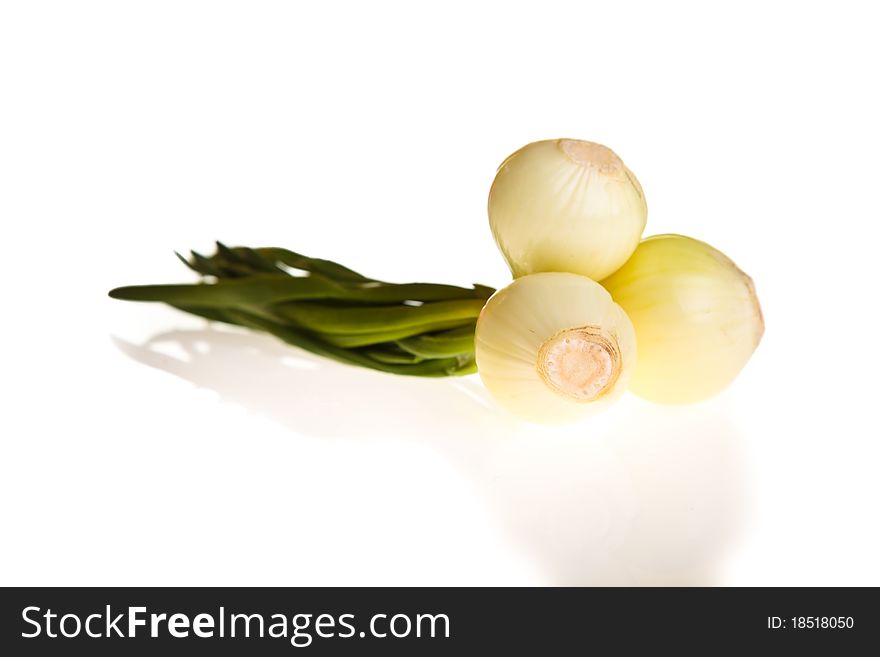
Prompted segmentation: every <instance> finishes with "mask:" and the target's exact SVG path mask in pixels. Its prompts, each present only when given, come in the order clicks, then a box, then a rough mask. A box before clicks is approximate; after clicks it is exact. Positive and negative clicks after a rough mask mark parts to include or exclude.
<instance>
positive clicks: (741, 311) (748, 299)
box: [602, 235, 764, 404]
mask: <svg viewBox="0 0 880 657" xmlns="http://www.w3.org/2000/svg"><path fill="white" fill-rule="evenodd" d="M602 285H604V286H605V288H606V289H607V290H608V291H609V292H611V296H612V297H613V298H614V300H615V301H616V302H617V303H618V304H620V306H621V307H622V308H623V309H624V310H625V311H626V313H627V315H629V318H630V319H631V320H632V323H633V326H635V330H636V339H637V340H638V347H639V362H638V364H637V365H636V367H635V371H634V372H633V377H632V382H631V384H630V389H631V390H632V391H633V392H634V393H635V394H637V395H639V396H640V397H643V398H645V399H649V400H651V401H656V402H661V403H669V404H683V403H690V402H697V401H701V400H703V399H707V398H709V397H712V396H713V395H715V394H717V393H718V392H720V391H721V390H723V389H724V388H725V387H727V385H728V384H730V382H731V381H733V379H734V378H735V377H736V375H737V374H738V373H739V372H740V370H741V369H742V368H743V366H745V364H746V362H747V361H748V360H749V358H750V357H751V355H752V353H753V352H754V351H755V348H756V347H757V346H758V343H759V342H760V341H761V336H762V335H763V333H764V319H763V316H762V314H761V306H760V304H759V303H758V297H757V295H756V294H755V286H754V284H753V283H752V279H751V278H749V277H748V276H747V275H746V274H745V273H743V272H742V271H741V270H740V269H739V268H738V267H737V266H736V265H735V264H734V263H733V261H732V260H731V259H730V258H728V257H727V256H726V255H724V254H723V253H721V252H720V251H718V250H717V249H714V248H712V247H711V246H709V245H708V244H705V243H704V242H700V241H699V240H695V239H693V238H690V237H684V236H682V235H657V236H654V237H649V238H646V239H645V240H643V241H642V243H641V244H640V245H639V247H638V248H637V249H636V251H635V253H634V254H633V256H632V258H630V259H629V261H628V262H627V263H626V264H625V265H624V266H623V267H621V268H620V269H619V270H618V271H617V272H615V273H614V274H613V275H612V276H610V277H609V278H607V279H605V280H603V281H602Z"/></svg>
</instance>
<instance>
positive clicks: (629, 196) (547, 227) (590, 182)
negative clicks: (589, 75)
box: [488, 139, 648, 280]
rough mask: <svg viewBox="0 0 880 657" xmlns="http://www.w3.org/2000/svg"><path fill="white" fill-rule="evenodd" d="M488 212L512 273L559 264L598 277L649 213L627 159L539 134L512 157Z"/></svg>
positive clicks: (634, 240)
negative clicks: (626, 161)
mask: <svg viewBox="0 0 880 657" xmlns="http://www.w3.org/2000/svg"><path fill="white" fill-rule="evenodd" d="M488 212H489V224H490V226H491V228H492V234H493V235H494V236H495V242H496V244H497V245H498V248H499V249H500V250H501V253H502V254H503V255H504V258H505V260H507V264H508V266H509V267H510V270H511V272H512V273H513V276H514V278H518V277H520V276H524V275H528V274H534V273H537V272H548V271H556V272H571V273H575V274H580V275H582V276H587V277H589V278H592V279H593V280H601V279H602V278H604V277H606V276H608V275H610V274H612V273H613V272H614V271H615V270H617V269H618V268H619V267H620V266H621V265H622V264H623V263H624V262H626V260H627V259H628V258H629V257H630V255H632V252H633V251H634V250H635V248H636V246H638V244H639V239H640V238H641V236H642V231H644V229H645V222H646V221H647V216H648V208H647V205H646V203H645V197H644V193H643V192H642V187H641V185H640V184H639V181H638V180H637V179H636V177H635V176H634V175H633V173H632V172H631V171H630V170H629V169H627V168H626V166H624V164H623V161H622V160H621V159H620V158H619V157H618V156H617V155H616V154H615V153H614V152H613V151H611V150H610V149H608V148H606V147H605V146H602V145H600V144H595V143H593V142H587V141H579V140H574V139H554V140H549V141H538V142H534V143H531V144H528V145H527V146H524V147H523V148H521V149H520V150H518V151H516V152H515V153H514V154H513V155H511V156H510V157H508V158H507V159H506V160H505V161H504V162H503V163H502V164H501V166H500V167H499V168H498V173H497V174H496V176H495V180H494V182H493V183H492V188H491V190H490V192H489V203H488Z"/></svg>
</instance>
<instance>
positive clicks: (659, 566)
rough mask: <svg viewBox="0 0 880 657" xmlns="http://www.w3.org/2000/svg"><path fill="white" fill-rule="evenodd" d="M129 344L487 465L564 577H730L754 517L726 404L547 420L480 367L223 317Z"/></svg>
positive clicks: (230, 388) (465, 464) (470, 470)
mask: <svg viewBox="0 0 880 657" xmlns="http://www.w3.org/2000/svg"><path fill="white" fill-rule="evenodd" d="M116 344H117V346H118V347H119V348H120V349H121V350H122V351H123V352H124V353H126V354H127V355H128V356H130V357H131V358H133V359H134V360H136V361H139V362H141V363H144V364H146V365H149V366H151V367H154V368H157V369H161V370H164V371H167V372H169V373H171V374H174V375H175V376H178V377H180V378H182V379H185V380H187V381H190V382H191V383H193V384H194V385H195V386H197V387H199V388H204V389H209V390H213V391H215V392H216V393H218V394H219V396H220V398H221V399H222V400H224V401H226V402H232V403H235V404H239V405H241V406H243V407H244V408H246V409H247V410H248V411H249V412H251V413H255V414H258V415H261V416H264V417H267V418H269V419H271V420H273V421H275V422H277V423H279V424H281V425H283V426H286V427H288V428H289V429H291V430H293V431H295V432H297V433H299V434H304V435H309V436H319V437H326V438H328V439H337V440H356V441H358V442H359V443H363V442H364V441H370V440H373V441H383V442H387V441H394V440H406V441H414V442H418V443H422V444H425V445H428V446H430V447H431V448H432V449H435V450H437V451H438V452H439V453H441V454H442V455H443V456H444V457H446V458H448V459H449V460H450V461H451V462H452V463H453V464H455V466H456V467H457V468H459V469H460V470H462V471H463V472H465V473H466V474H467V475H468V476H470V477H471V478H472V480H473V481H474V482H475V483H476V486H477V487H478V489H479V490H481V491H483V493H484V494H485V496H486V501H487V504H488V505H489V506H490V507H491V508H493V509H495V512H496V514H497V517H498V518H499V526H500V528H501V531H503V532H504V533H505V534H506V535H507V536H509V537H510V540H511V541H512V542H513V543H514V547H515V548H516V549H517V550H519V551H521V552H523V553H524V554H526V555H527V556H529V557H530V558H531V559H533V560H534V561H535V562H536V563H537V565H538V567H539V568H540V570H541V571H542V572H543V573H544V577H545V579H546V582H547V583H550V584H558V585H626V584H642V585H652V584H664V585H677V584H687V585H701V584H720V583H723V580H722V579H721V578H722V575H723V567H724V564H725V560H726V558H727V557H728V555H729V554H730V552H731V549H732V548H733V547H734V546H735V545H736V543H737V541H738V539H739V537H740V536H741V533H742V530H743V528H744V527H745V525H746V518H747V512H748V506H749V502H748V500H749V496H748V486H747V483H746V482H747V476H746V474H747V473H746V467H745V459H744V458H743V456H742V453H741V450H740V446H739V441H738V439H737V435H736V430H735V428H734V427H733V426H732V425H731V423H730V421H729V420H728V418H727V416H726V415H725V413H724V412H723V411H721V410H720V409H718V408H716V407H713V406H711V405H710V406H705V405H704V406H700V407H690V408H663V407H655V406H651V405H647V404H643V403H640V402H638V401H637V400H634V399H629V398H628V399H626V400H624V402H622V403H621V404H619V405H618V406H617V407H616V409H615V410H614V411H612V412H611V413H608V414H606V415H605V416H603V417H602V418H599V419H597V420H595V421H589V422H586V423H582V424H580V425H576V426H574V427H571V428H565V429H561V430H560V429H545V428H542V427H533V426H531V425H525V424H522V423H519V422H517V421H516V420H514V419H512V418H511V417H509V416H508V415H506V414H505V413H504V412H503V411H502V410H500V409H498V408H496V407H495V406H494V404H493V403H492V401H491V400H490V399H489V398H488V397H487V395H486V393H485V391H484V389H483V388H482V386H481V385H480V383H479V380H478V378H477V377H468V378H466V379H446V380H437V379H418V378H409V377H395V376H388V375H383V374H378V373H375V372H370V371H367V370H361V369H357V368H352V367H348V366H344V365H339V364H336V363H333V362H330V361H326V360H324V359H319V358H317V357H313V356H311V355H310V354H307V353H304V352H302V351H299V350H296V349H292V348H289V347H287V346H285V345H283V344H281V343H279V342H277V341H276V340H274V339H272V338H269V337H266V336H262V335H253V334H245V333H240V332H238V331H232V330H218V329H214V328H206V329H205V330H185V331H183V330H182V331H173V332H168V333H163V334H160V335H157V336H154V337H153V338H151V339H149V340H148V341H147V342H145V343H144V344H143V345H133V344H130V343H128V342H124V341H122V340H118V339H117V340H116Z"/></svg>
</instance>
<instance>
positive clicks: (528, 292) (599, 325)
mask: <svg viewBox="0 0 880 657" xmlns="http://www.w3.org/2000/svg"><path fill="white" fill-rule="evenodd" d="M475 348H476V360H477V368H478V371H479V373H480V377H481V378H482V380H483V383H484V384H485V386H486V388H487V389H488V390H489V392H490V393H491V394H492V395H493V396H494V397H495V398H496V399H497V400H498V402H499V403H501V404H502V405H503V406H505V407H506V408H507V409H509V410H510V411H512V412H513V413H514V414H516V415H519V416H520V417H522V418H524V419H526V420H529V421H532V422H540V423H546V424H561V423H567V422H572V421H574V420H577V419H579V418H581V417H584V416H587V415H591V414H593V413H596V412H598V411H600V410H602V409H604V408H606V407H608V406H609V405H610V404H611V403H612V402H614V401H615V400H616V399H617V398H618V397H619V396H620V395H621V394H623V392H624V390H625V389H626V386H627V382H628V380H629V373H630V371H631V370H632V368H633V366H634V365H635V333H634V330H633V326H632V324H631V323H630V321H629V319H628V318H627V316H626V314H625V313H624V312H623V310H621V308H620V306H618V305H617V304H616V303H614V301H612V299H611V295H609V294H608V292H607V291H606V290H605V289H604V288H603V287H602V286H601V285H599V284H598V283H596V282H594V281H592V280H590V279H589V278H586V277H584V276H578V275H577V274H568V273H543V274H534V275H531V276H524V277H522V278H519V279H517V280H515V281H514V282H513V283H511V284H510V285H508V286H507V287H506V288H504V289H502V290H500V291H498V292H496V293H495V294H494V295H493V296H492V297H491V298H490V299H489V301H488V302H487V304H486V306H485V307H484V308H483V310H482V312H481V313H480V317H479V319H478V320H477V329H476V336H475Z"/></svg>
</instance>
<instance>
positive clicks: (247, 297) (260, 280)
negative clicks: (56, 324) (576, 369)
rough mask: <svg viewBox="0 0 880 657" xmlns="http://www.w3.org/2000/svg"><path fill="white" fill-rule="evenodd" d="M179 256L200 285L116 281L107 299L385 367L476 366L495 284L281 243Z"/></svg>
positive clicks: (461, 370) (434, 371) (420, 370)
mask: <svg viewBox="0 0 880 657" xmlns="http://www.w3.org/2000/svg"><path fill="white" fill-rule="evenodd" d="M178 257H179V258H180V259H181V260H182V261H183V262H184V263H185V264H186V265H187V266H188V267H189V268H190V269H192V270H193V271H195V272H197V273H198V274H200V275H201V276H202V277H203V279H202V281H201V282H199V283H194V284H183V285H138V286H129V287H120V288H116V289H114V290H111V291H110V296H111V297H112V298H114V299H123V300H128V301H154V302H163V303H166V304H168V305H170V306H172V307H174V308H177V309H178V310H182V311H184V312H187V313H190V314H193V315H197V316H199V317H204V318H205V319H208V320H211V321H218V322H225V323H227V324H234V325H237V326H243V327H246V328H249V329H254V330H258V331H263V332H266V333H269V334H271V335H273V336H275V337H277V338H279V339H281V340H283V341H284V342H286V343H288V344H292V345H295V346H297V347H300V348H302V349H305V350H307V351H310V352H312V353H315V354H318V355H321V356H325V357H328V358H332V359H334V360H337V361H340V362H343V363H348V364H351V365H358V366H361V367H368V368H371V369H375V370H380V371H383V372H390V373H393V374H405V375H412V376H451V375H462V374H470V373H472V372H475V371H476V364H475V362H474V330H475V324H476V319H477V317H478V316H479V313H480V310H481V309H482V308H483V305H484V304H485V302H486V300H487V299H488V298H489V297H490V296H491V295H492V293H493V292H494V291H495V290H494V289H492V288H490V287H486V286H483V285H474V286H473V287H471V288H464V287H457V286H454V285H439V284H433V283H406V284H395V283H387V282H385V281H380V280H377V279H372V278H368V277H366V276H364V275H362V274H359V273H358V272H356V271H354V270H352V269H349V268H347V267H344V266H342V265H340V264H338V263H335V262H332V261H329V260H322V259H317V258H309V257H307V256H303V255H301V254H299V253H295V252H293V251H289V250H287V249H279V248H260V249H251V248H248V247H234V248H229V247H227V246H225V245H223V244H220V243H218V244H217V251H216V253H215V254H214V255H212V256H203V255H201V254H199V253H196V252H195V251H193V252H191V257H190V258H189V259H186V258H184V257H182V256H180V255H179V254H178ZM291 270H296V271H291Z"/></svg>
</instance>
